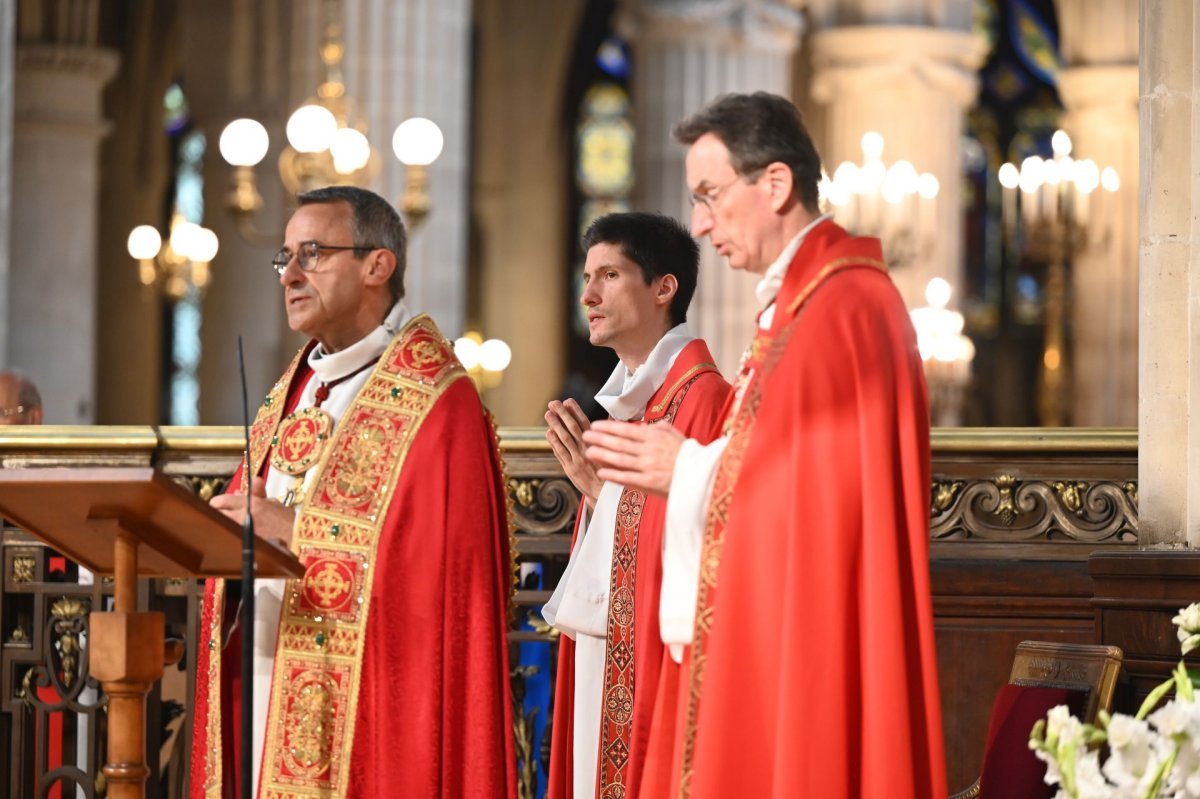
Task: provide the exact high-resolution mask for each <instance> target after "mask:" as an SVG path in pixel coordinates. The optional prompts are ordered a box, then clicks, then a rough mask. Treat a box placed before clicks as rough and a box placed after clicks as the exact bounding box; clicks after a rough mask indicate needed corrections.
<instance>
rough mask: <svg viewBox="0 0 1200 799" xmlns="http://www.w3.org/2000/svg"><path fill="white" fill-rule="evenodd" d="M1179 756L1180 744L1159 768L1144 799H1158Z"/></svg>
mask: <svg viewBox="0 0 1200 799" xmlns="http://www.w3.org/2000/svg"><path fill="white" fill-rule="evenodd" d="M1178 756H1179V744H1175V748H1174V749H1172V750H1171V754H1170V755H1168V756H1167V759H1166V760H1164V761H1163V762H1162V765H1161V766H1159V767H1158V771H1156V772H1155V774H1154V781H1153V782H1151V783H1150V785H1149V786H1148V787H1147V788H1146V793H1145V794H1144V795H1143V796H1142V799H1157V797H1158V794H1159V792H1160V791H1162V787H1163V783H1165V782H1166V781H1167V775H1168V774H1170V773H1171V769H1172V768H1173V767H1174V766H1175V758H1176V757H1178Z"/></svg>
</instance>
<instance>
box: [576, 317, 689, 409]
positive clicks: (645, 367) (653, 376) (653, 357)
mask: <svg viewBox="0 0 1200 799" xmlns="http://www.w3.org/2000/svg"><path fill="white" fill-rule="evenodd" d="M694 340H695V338H694V337H693V336H692V334H691V332H690V331H689V330H688V326H687V323H686V322H681V323H680V324H677V325H675V327H673V328H671V329H670V330H668V331H667V332H666V334H665V335H664V336H663V337H662V338H660V339H659V340H658V343H657V344H655V345H654V349H652V350H650V356H649V357H648V358H646V362H645V363H644V364H642V365H641V366H639V367H638V368H637V370H635V371H634V372H633V373H632V374H630V372H629V370H628V369H626V368H625V364H624V363H618V364H617V368H616V369H614V370H613V373H612V375H611V376H610V377H609V378H608V382H606V383H605V384H604V386H603V387H602V388H601V389H600V393H598V394H597V395H596V402H598V403H600V405H601V406H602V407H603V408H604V410H606V411H608V413H609V415H610V416H612V417H613V418H614V419H620V420H621V421H623V422H628V421H633V420H637V419H641V418H642V417H643V416H645V415H646V404H647V403H648V402H650V398H651V397H653V396H654V392H656V391H658V389H659V387H660V386H662V384H663V381H664V380H666V379H667V373H668V372H670V371H671V367H672V366H674V365H675V359H676V358H677V357H678V356H679V353H680V352H681V351H682V350H683V348H684V347H686V346H687V345H688V344H689V343H690V342H692V341H694Z"/></svg>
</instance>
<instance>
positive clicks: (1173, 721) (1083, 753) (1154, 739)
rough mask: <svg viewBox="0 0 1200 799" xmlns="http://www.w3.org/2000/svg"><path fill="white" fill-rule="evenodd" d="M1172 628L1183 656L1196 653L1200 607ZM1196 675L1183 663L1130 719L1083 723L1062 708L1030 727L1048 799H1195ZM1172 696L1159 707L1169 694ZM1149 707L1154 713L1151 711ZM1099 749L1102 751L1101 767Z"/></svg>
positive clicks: (1199, 729) (1199, 711)
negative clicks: (1051, 789) (1052, 790)
mask: <svg viewBox="0 0 1200 799" xmlns="http://www.w3.org/2000/svg"><path fill="white" fill-rule="evenodd" d="M1172 622H1173V623H1174V624H1175V626H1176V627H1177V628H1178V630H1177V633H1178V636H1179V642H1180V645H1181V649H1182V650H1183V654H1185V655H1186V654H1187V653H1188V652H1191V651H1192V650H1193V649H1196V648H1197V647H1200V603H1194V604H1192V605H1189V606H1188V607H1186V608H1184V609H1183V610H1181V611H1180V612H1179V614H1178V615H1177V616H1175V618H1174V619H1172ZM1198 687H1200V671H1190V672H1189V671H1188V669H1187V667H1186V666H1185V665H1184V663H1183V661H1182V660H1181V661H1180V662H1179V665H1177V666H1176V667H1175V671H1174V672H1173V673H1172V675H1171V678H1170V679H1169V680H1167V681H1166V682H1164V683H1163V684H1162V685H1159V686H1158V687H1157V688H1155V689H1154V690H1153V691H1151V692H1150V695H1149V696H1147V697H1146V701H1145V702H1143V703H1142V706H1141V708H1139V709H1138V712H1137V714H1136V715H1133V716H1126V715H1124V714H1122V713H1113V714H1111V715H1110V714H1108V713H1106V712H1104V711H1100V713H1099V716H1098V718H1097V723H1096V724H1095V725H1092V724H1083V723H1081V722H1080V721H1079V719H1077V718H1075V717H1074V716H1072V715H1071V713H1070V711H1069V710H1068V709H1067V707H1066V706H1065V705H1059V706H1058V707H1055V708H1054V709H1052V710H1051V711H1050V713H1049V714H1048V715H1047V717H1046V718H1045V719H1044V720H1042V721H1039V722H1038V723H1037V724H1036V725H1034V728H1033V732H1032V733H1031V734H1030V736H1029V748H1030V749H1032V750H1033V751H1034V752H1035V753H1036V754H1037V757H1038V759H1040V760H1043V761H1045V763H1046V784H1047V785H1057V786H1058V793H1057V794H1055V799H1200V701H1198V700H1197V688H1198ZM1172 688H1174V689H1175V695H1174V696H1173V697H1172V698H1171V699H1170V700H1169V701H1168V702H1167V703H1166V704H1164V705H1163V706H1162V707H1158V705H1159V703H1160V702H1162V700H1163V699H1164V698H1165V697H1166V696H1167V694H1168V693H1169V692H1170V691H1171V689H1172ZM1155 708H1158V709H1157V710H1155ZM1100 744H1107V745H1108V757H1107V759H1106V760H1104V761H1101V758H1100V755H1101V751H1100Z"/></svg>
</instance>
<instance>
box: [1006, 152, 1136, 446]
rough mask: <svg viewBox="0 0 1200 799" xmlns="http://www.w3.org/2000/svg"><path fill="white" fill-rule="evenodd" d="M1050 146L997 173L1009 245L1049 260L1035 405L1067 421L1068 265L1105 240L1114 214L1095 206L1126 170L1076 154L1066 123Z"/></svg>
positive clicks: (1047, 417)
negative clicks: (1048, 150) (1048, 154)
mask: <svg viewBox="0 0 1200 799" xmlns="http://www.w3.org/2000/svg"><path fill="white" fill-rule="evenodd" d="M1050 147H1051V149H1052V151H1053V153H1054V154H1053V156H1052V157H1050V158H1042V157H1041V156H1037V155H1031V156H1029V157H1028V158H1026V159H1025V160H1024V161H1022V162H1021V166H1020V168H1019V169H1018V168H1017V166H1016V164H1011V163H1006V164H1004V165H1003V166H1001V167H1000V169H999V171H998V172H997V175H996V177H997V179H998V180H999V181H1000V186H1001V189H1002V192H1003V195H1002V209H1001V212H1002V217H1003V220H1004V231H1005V238H1006V239H1007V241H1008V245H1009V247H1010V248H1012V249H1013V251H1015V252H1019V253H1022V254H1024V255H1025V256H1028V257H1029V258H1031V259H1033V260H1035V261H1041V262H1044V263H1045V264H1046V280H1045V302H1044V306H1043V307H1044V316H1043V321H1044V324H1045V340H1044V343H1043V347H1042V363H1041V368H1040V371H1039V374H1038V395H1037V408H1038V416H1039V418H1040V419H1041V422H1042V424H1043V425H1045V426H1047V427H1059V426H1062V425H1065V424H1067V423H1068V422H1069V413H1068V409H1069V407H1070V395H1071V385H1070V373H1069V368H1068V367H1069V357H1068V356H1069V354H1070V352H1069V350H1070V348H1069V346H1068V345H1069V342H1068V340H1067V331H1068V324H1067V298H1068V296H1069V295H1070V281H1071V274H1070V266H1071V262H1072V261H1073V260H1074V258H1075V256H1076V255H1077V254H1079V253H1082V252H1085V251H1087V250H1091V249H1100V250H1103V249H1105V248H1106V247H1107V240H1108V237H1109V235H1110V233H1111V231H1110V230H1109V228H1108V226H1107V220H1108V218H1109V216H1108V215H1107V214H1102V213H1097V212H1098V211H1100V210H1101V208H1100V206H1102V205H1103V204H1104V203H1105V202H1106V201H1107V198H1106V196H1105V195H1109V194H1114V193H1115V192H1117V191H1118V190H1120V188H1121V177H1120V175H1118V174H1117V170H1115V169H1113V168H1112V167H1111V166H1107V167H1104V168H1103V169H1101V168H1100V166H1099V165H1098V164H1097V163H1096V162H1095V161H1093V160H1092V159H1090V158H1084V159H1076V158H1073V157H1072V156H1071V151H1072V144H1071V137H1070V136H1068V135H1067V133H1066V131H1062V130H1059V131H1055V133H1054V135H1053V136H1052V137H1051V139H1050ZM1097 189H1103V191H1102V192H1097ZM1110 210H1111V209H1110Z"/></svg>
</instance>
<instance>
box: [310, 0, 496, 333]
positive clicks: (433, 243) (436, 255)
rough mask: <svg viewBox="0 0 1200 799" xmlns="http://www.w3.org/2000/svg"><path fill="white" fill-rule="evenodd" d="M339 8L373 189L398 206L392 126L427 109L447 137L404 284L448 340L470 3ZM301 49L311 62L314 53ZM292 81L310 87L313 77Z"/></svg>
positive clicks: (464, 151) (458, 234)
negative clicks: (373, 164) (374, 169)
mask: <svg viewBox="0 0 1200 799" xmlns="http://www.w3.org/2000/svg"><path fill="white" fill-rule="evenodd" d="M343 7H344V12H343V13H344V17H345V33H346V37H345V42H346V60H345V69H346V89H347V92H348V93H349V94H350V96H351V97H353V98H354V100H355V102H356V104H357V107H358V113H359V114H361V115H365V117H366V121H367V129H368V131H369V133H368V135H369V136H370V138H371V144H372V146H373V147H375V148H376V150H377V151H378V152H379V156H380V158H381V159H382V162H383V169H382V170H381V173H380V175H379V177H378V178H377V179H376V181H375V184H374V185H373V186H372V188H373V189H374V190H375V191H378V192H379V193H380V194H382V195H383V196H384V197H386V198H387V199H388V200H389V201H391V202H392V203H393V204H397V205H398V204H399V201H400V197H401V195H402V194H403V193H404V177H405V169H406V167H405V166H404V165H403V164H401V163H400V162H399V161H398V160H397V159H396V156H395V153H393V152H392V132H393V131H394V130H395V129H396V126H397V125H399V124H400V123H401V122H403V121H404V120H405V119H408V118H409V117H428V118H429V119H432V120H433V121H434V122H436V123H437V125H438V127H440V128H441V129H442V135H443V136H444V137H445V146H444V148H443V149H442V154H441V156H439V158H438V159H437V161H436V162H434V163H433V164H432V165H431V166H430V167H429V172H428V174H429V194H430V202H431V206H432V210H431V211H430V213H429V216H428V217H427V218H426V219H425V220H424V221H423V222H422V223H421V224H420V225H419V226H417V227H416V228H415V229H411V230H410V231H409V246H408V271H407V273H406V275H405V284H406V287H407V290H408V295H407V299H406V302H407V304H408V306H409V308H410V309H412V310H413V311H415V312H422V311H423V312H427V313H429V314H430V315H431V316H432V317H433V318H434V320H435V321H436V322H437V323H438V326H439V327H441V329H442V332H443V333H444V334H445V335H447V336H449V337H450V338H454V337H455V336H458V335H459V334H461V333H462V332H463V325H464V323H465V319H466V299H467V291H468V290H469V287H468V286H467V279H466V275H467V231H468V228H469V226H468V200H469V196H468V179H469V174H468V172H469V157H468V154H469V152H470V146H471V128H470V121H471V120H470V102H471V97H470V88H471V2H470V0H404V2H382V0H343ZM309 55H310V59H309V60H310V61H311V62H312V66H313V68H314V69H315V67H316V64H317V59H316V51H315V50H313V51H312V52H311V53H310V54H309ZM295 57H296V56H295V54H293V59H295ZM298 88H301V89H302V90H307V91H308V92H309V93H312V92H313V91H315V90H316V81H315V80H314V81H312V83H311V86H305V87H298ZM295 99H296V100H297V101H299V100H301V99H303V98H302V97H296V98H295ZM484 332H485V333H487V334H488V335H492V334H491V332H490V331H484Z"/></svg>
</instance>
